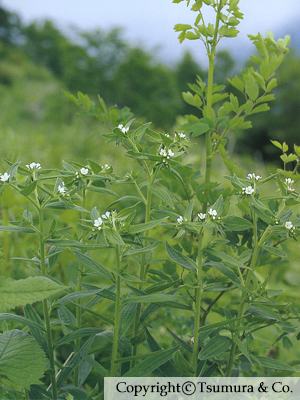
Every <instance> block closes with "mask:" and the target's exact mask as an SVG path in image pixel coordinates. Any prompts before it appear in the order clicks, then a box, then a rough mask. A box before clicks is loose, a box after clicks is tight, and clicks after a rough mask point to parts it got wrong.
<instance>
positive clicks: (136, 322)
mask: <svg viewBox="0 0 300 400" xmlns="http://www.w3.org/2000/svg"><path fill="white" fill-rule="evenodd" d="M155 176H156V174H155V175H154V176H153V179H152V181H151V180H150V179H149V184H148V188H147V200H146V216H145V223H147V222H149V221H150V212H151V184H152V183H153V182H154V180H155ZM148 236H149V231H146V232H145V237H148ZM146 245H147V242H146V241H145V243H144V246H146ZM145 267H146V254H145V253H143V254H142V257H141V267H140V281H141V282H140V284H139V289H140V290H143V288H144V283H143V282H144V279H145ZM140 315H141V303H138V305H137V310H136V314H135V319H134V328H133V336H136V335H137V334H138V332H139V327H140ZM137 348H138V346H137V345H136V346H134V347H133V350H132V355H133V356H136V354H137ZM134 365H135V360H133V361H132V363H131V368H133V367H134Z"/></svg>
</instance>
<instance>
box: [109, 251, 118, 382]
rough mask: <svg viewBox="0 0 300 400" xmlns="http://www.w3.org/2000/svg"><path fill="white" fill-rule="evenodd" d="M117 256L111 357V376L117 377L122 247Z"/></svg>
mask: <svg viewBox="0 0 300 400" xmlns="http://www.w3.org/2000/svg"><path fill="white" fill-rule="evenodd" d="M116 256H117V281H116V285H117V291H116V309H115V326H114V339H113V349H112V356H111V368H110V376H112V377H114V376H116V359H117V353H118V339H119V323H120V308H121V307H120V306H121V304H120V303H121V277H120V270H121V255H120V247H119V246H117V247H116Z"/></svg>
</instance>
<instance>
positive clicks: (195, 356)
mask: <svg viewBox="0 0 300 400" xmlns="http://www.w3.org/2000/svg"><path fill="white" fill-rule="evenodd" d="M202 235H203V231H202V229H201V230H200V233H199V237H198V272H197V288H196V289H195V297H196V305H195V322H194V346H193V369H194V374H195V377H197V365H198V346H199V333H198V332H199V327H200V312H201V297H202V240H203V239H202ZM199 286H200V287H199Z"/></svg>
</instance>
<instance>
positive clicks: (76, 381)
mask: <svg viewBox="0 0 300 400" xmlns="http://www.w3.org/2000/svg"><path fill="white" fill-rule="evenodd" d="M85 195H86V193H85V189H83V190H82V208H84V209H85V199H86V196H85ZM83 218H84V212H83V211H82V212H81V219H83ZM83 269H84V266H83V265H82V263H79V270H78V281H77V287H76V291H77V292H81V290H82V287H81V284H80V283H81V282H82V278H83ZM76 304H77V305H76V326H77V328H78V329H79V328H80V327H81V314H82V309H81V307H80V306H81V298H79V299H77V301H76ZM76 346H77V347H78V348H79V347H80V338H78V339H77V340H76ZM78 384H79V365H78V366H77V367H76V368H75V371H74V386H78Z"/></svg>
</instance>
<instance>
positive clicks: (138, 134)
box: [132, 122, 151, 143]
mask: <svg viewBox="0 0 300 400" xmlns="http://www.w3.org/2000/svg"><path fill="white" fill-rule="evenodd" d="M150 125H151V122H147V123H146V124H143V125H141V126H139V127H138V128H137V129H136V130H135V131H133V133H132V139H134V142H135V143H139V141H140V140H141V139H142V137H143V135H144V133H145V132H146V129H147V128H148V127H149V126H150Z"/></svg>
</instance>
